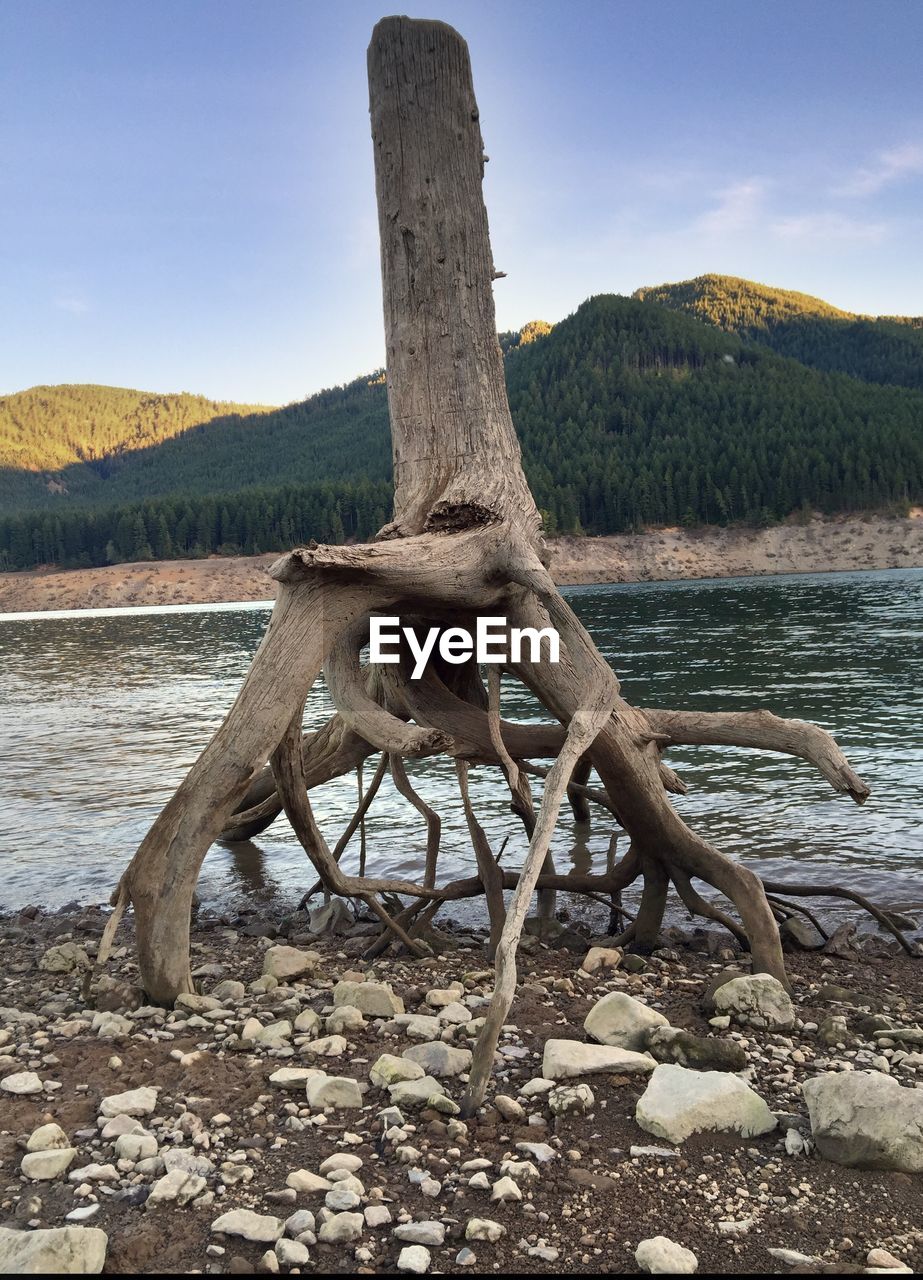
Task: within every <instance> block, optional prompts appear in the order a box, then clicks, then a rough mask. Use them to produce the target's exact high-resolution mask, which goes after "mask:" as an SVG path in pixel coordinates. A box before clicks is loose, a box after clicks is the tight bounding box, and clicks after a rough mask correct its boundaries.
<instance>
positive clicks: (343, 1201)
mask: <svg viewBox="0 0 923 1280" xmlns="http://www.w3.org/2000/svg"><path fill="white" fill-rule="evenodd" d="M359 1203H360V1201H359V1197H358V1196H357V1195H356V1193H355V1191H350V1189H349V1188H348V1187H343V1186H340V1185H339V1184H338V1185H336V1186H334V1187H331V1188H330V1190H329V1191H328V1192H327V1194H326V1196H325V1197H324V1204H325V1205H326V1207H327V1208H328V1209H331V1210H332V1211H333V1212H334V1213H345V1212H347V1211H349V1210H352V1209H358V1208H359Z"/></svg>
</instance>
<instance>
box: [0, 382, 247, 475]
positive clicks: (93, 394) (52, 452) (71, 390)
mask: <svg viewBox="0 0 923 1280" xmlns="http://www.w3.org/2000/svg"><path fill="white" fill-rule="evenodd" d="M262 412H264V410H263V409H262V408H261V407H260V406H259V405H239V404H224V403H220V402H218V401H214V400H206V399H205V397H204V396H193V395H188V394H186V393H184V394H182V395H157V394H153V393H148V392H143V391H128V390H126V389H125V388H123V387H97V386H57V387H31V388H30V389H29V390H28V391H20V392H17V393H16V394H15V395H10V396H0V472H3V471H12V472H14V473H19V474H20V475H21V476H23V477H26V478H27V477H29V476H30V475H32V476H41V475H42V473H44V474H45V475H46V476H49V473H54V472H58V471H60V470H61V469H62V468H64V467H73V466H76V467H77V468H78V469H79V468H80V467H83V468H85V469H86V471H87V473H88V475H94V474H95V475H99V476H101V477H104V476H106V475H108V474H109V473H110V472H111V470H112V468H113V466H114V465H115V464H116V460H117V459H118V457H119V456H120V455H121V454H124V453H125V452H126V451H128V450H131V449H141V448H144V447H146V446H149V445H155V444H162V443H163V442H164V441H165V440H171V439H173V438H175V437H176V436H178V435H182V434H183V432H186V431H189V430H190V429H191V428H193V427H196V426H200V425H201V424H203V423H206V422H214V421H216V420H224V421H236V420H239V418H240V417H241V415H244V414H246V415H252V414H259V413H262ZM49 478H50V476H49ZM47 483H48V481H46V484H47ZM51 490H52V491H53V492H54V491H55V490H56V485H55V482H54V481H53V480H51ZM57 491H58V492H60V489H57Z"/></svg>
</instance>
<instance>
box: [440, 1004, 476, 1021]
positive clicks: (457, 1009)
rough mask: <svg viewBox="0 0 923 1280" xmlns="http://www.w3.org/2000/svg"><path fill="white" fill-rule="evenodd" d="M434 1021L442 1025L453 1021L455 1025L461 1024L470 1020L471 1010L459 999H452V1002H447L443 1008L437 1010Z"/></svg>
mask: <svg viewBox="0 0 923 1280" xmlns="http://www.w3.org/2000/svg"><path fill="white" fill-rule="evenodd" d="M436 1021H437V1022H438V1023H439V1025H440V1026H443V1025H444V1024H445V1023H447V1022H449V1023H454V1024H455V1025H457V1026H462V1025H464V1024H465V1023H467V1022H470V1021H471V1010H470V1009H468V1008H466V1007H465V1005H463V1004H461V1003H460V1002H459V1001H457V1000H454V1001H453V1002H452V1004H447V1005H445V1007H444V1008H442V1009H440V1010H439V1013H438V1015H437V1018H436Z"/></svg>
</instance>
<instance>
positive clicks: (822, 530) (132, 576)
mask: <svg viewBox="0 0 923 1280" xmlns="http://www.w3.org/2000/svg"><path fill="white" fill-rule="evenodd" d="M276 559H278V553H277V552H271V553H270V554H268V555H263V556H239V557H235V558H220V557H212V558H210V559H208V560H165V561H156V562H145V563H139V564H120V565H112V566H110V567H107V568H103V569H71V570H64V571H54V570H35V571H30V572H27V573H5V574H0V613H20V612H22V613H25V612H32V611H39V610H46V609H97V608H113V607H120V606H132V605H135V606H138V605H158V604H209V603H217V602H221V601H228V602H230V601H238V600H269V599H272V598H273V596H274V594H275V584H274V583H273V582H272V581H271V579H270V578H269V577H268V576H267V570H268V569H269V566H270V565H271V564H272V563H273V561H274V560H276ZM919 566H923V509H919V508H918V509H915V510H914V511H913V512H912V513H911V516H910V518H909V519H906V520H891V519H886V518H883V517H880V516H871V515H870V516H850V517H844V518H842V519H836V520H819V519H817V520H812V521H811V523H810V524H807V525H782V526H777V527H775V528H772V529H718V528H711V529H652V530H650V531H648V532H645V533H640V534H617V535H613V536H611V537H606V538H557V539H555V540H554V541H553V542H552V543H551V567H552V572H553V573H554V576H555V578H556V580H557V581H558V582H559V583H562V584H565V583H570V584H574V583H591V582H657V581H672V580H675V579H683V578H733V577H744V576H747V575H750V574H770V573H823V572H834V571H843V570H851V569H900V568H916V567H919Z"/></svg>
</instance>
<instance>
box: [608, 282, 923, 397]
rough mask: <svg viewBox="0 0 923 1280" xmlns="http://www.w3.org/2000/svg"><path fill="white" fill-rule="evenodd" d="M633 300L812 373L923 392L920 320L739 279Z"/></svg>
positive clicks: (645, 292) (640, 294)
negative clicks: (863, 312)
mask: <svg viewBox="0 0 923 1280" xmlns="http://www.w3.org/2000/svg"><path fill="white" fill-rule="evenodd" d="M632 296H633V297H635V298H637V299H638V300H639V301H641V302H648V303H654V304H655V305H657V306H661V307H669V308H670V309H671V310H673V311H681V312H683V313H684V314H685V315H690V316H694V317H695V319H697V320H702V321H704V322H705V323H706V324H711V325H715V326H716V327H717V328H719V329H723V330H725V332H727V333H733V334H737V335H738V336H739V337H741V338H743V339H745V340H746V341H748V342H759V343H761V344H763V345H765V346H768V347H771V348H772V349H773V351H777V352H778V353H779V354H780V355H784V356H791V357H792V358H793V359H795V360H798V361H800V362H801V363H802V364H806V365H810V366H811V367H812V368H814V369H824V370H827V371H830V372H837V373H848V374H850V375H851V376H852V377H856V378H862V379H864V380H865V381H867V382H878V383H884V384H891V385H892V386H900V387H913V388H915V389H917V390H921V389H923V317H920V316H908V317H901V316H860V315H854V314H853V313H852V312H850V311H841V310H840V309H839V308H838V307H833V306H831V305H830V303H829V302H823V301H822V300H821V299H820V298H812V297H811V296H810V295H809V294H806V293H793V292H791V291H790V290H787V289H773V288H770V287H769V286H767V285H764V284H755V283H754V282H753V281H752V280H740V279H738V278H737V277H736V276H713V275H708V276H698V277H697V278H696V279H695V280H684V281H683V282H682V283H681V284H663V285H658V286H656V287H654V288H643V289H638V290H637V291H636V292H635V293H634V294H633V295H632Z"/></svg>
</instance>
